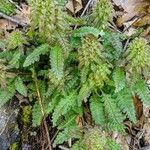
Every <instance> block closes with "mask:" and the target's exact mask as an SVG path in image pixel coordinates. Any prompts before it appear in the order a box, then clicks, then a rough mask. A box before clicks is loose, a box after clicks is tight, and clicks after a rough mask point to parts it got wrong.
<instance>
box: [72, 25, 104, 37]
mask: <svg viewBox="0 0 150 150" xmlns="http://www.w3.org/2000/svg"><path fill="white" fill-rule="evenodd" d="M86 35H94V36H95V37H98V36H99V35H104V32H103V31H100V30H98V29H97V28H94V27H90V26H88V27H81V28H79V29H76V30H74V31H73V33H72V36H73V37H83V36H86Z"/></svg>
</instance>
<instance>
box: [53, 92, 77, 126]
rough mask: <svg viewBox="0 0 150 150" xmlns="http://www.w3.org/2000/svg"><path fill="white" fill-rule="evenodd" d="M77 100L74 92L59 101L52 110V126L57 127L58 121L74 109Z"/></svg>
mask: <svg viewBox="0 0 150 150" xmlns="http://www.w3.org/2000/svg"><path fill="white" fill-rule="evenodd" d="M76 100H77V95H76V93H75V92H71V93H70V94H69V95H67V96H65V97H64V98H61V99H60V102H59V103H58V105H57V106H56V108H55V109H54V113H53V115H52V122H53V125H54V126H56V125H57V121H58V119H59V118H60V117H61V116H63V115H65V114H66V113H67V112H69V110H71V108H73V107H75V105H76Z"/></svg>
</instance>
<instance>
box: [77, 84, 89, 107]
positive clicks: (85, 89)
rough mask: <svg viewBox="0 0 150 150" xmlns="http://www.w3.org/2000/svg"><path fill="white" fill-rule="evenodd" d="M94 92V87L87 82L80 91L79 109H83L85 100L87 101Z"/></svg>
mask: <svg viewBox="0 0 150 150" xmlns="http://www.w3.org/2000/svg"><path fill="white" fill-rule="evenodd" d="M91 91H92V86H91V85H90V84H89V83H88V82H85V83H84V84H83V85H82V86H81V89H80V91H79V94H78V107H81V105H82V102H83V100H86V98H88V97H89V95H90V94H91Z"/></svg>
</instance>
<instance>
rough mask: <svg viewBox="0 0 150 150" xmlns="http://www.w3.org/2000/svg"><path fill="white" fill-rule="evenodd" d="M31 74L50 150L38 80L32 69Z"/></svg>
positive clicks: (50, 149)
mask: <svg viewBox="0 0 150 150" xmlns="http://www.w3.org/2000/svg"><path fill="white" fill-rule="evenodd" d="M32 73H33V80H34V83H35V88H36V92H37V97H38V102H39V106H40V110H41V113H42V116H43V122H44V127H45V131H46V136H47V142H48V146H49V150H52V146H51V140H50V135H49V131H48V126H47V123H46V119H45V112H44V107H43V104H42V98H41V94H40V90H39V86H38V79H37V76H36V73H35V70H34V69H33V70H32Z"/></svg>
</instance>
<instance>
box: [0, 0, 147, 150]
mask: <svg viewBox="0 0 150 150" xmlns="http://www.w3.org/2000/svg"><path fill="white" fill-rule="evenodd" d="M29 4H30V6H31V8H32V12H31V24H30V27H28V28H27V30H26V31H18V30H16V31H13V32H12V33H11V34H10V35H9V36H8V37H7V38H6V39H4V40H3V41H2V42H1V45H0V46H1V49H2V50H3V52H1V53H0V70H1V74H0V86H1V89H0V105H1V106H2V105H3V104H5V103H6V102H7V101H8V100H10V99H11V98H12V97H13V96H14V95H15V93H16V92H18V93H20V94H21V95H23V96H25V97H28V98H29V100H30V101H31V102H32V103H34V105H33V108H32V125H33V126H34V127H37V126H39V125H40V123H41V121H42V117H43V113H44V115H46V116H48V117H50V119H51V121H52V123H53V127H57V129H59V133H58V135H57V137H56V138H55V141H54V142H53V147H56V146H57V145H59V144H62V143H64V142H65V141H67V140H68V139H70V138H72V139H75V141H76V142H75V143H74V144H73V146H72V147H71V149H72V150H105V149H107V150H109V149H110V150H117V149H118V150H119V149H120V147H119V145H117V143H115V142H114V141H113V140H112V139H111V138H110V137H109V135H110V134H108V133H110V132H113V131H115V132H122V133H125V125H124V124H123V122H124V120H125V119H128V120H130V121H131V122H133V123H136V121H137V118H136V112H135V106H134V103H133V97H134V96H137V97H138V98H139V99H140V100H141V102H143V105H146V106H150V98H149V89H148V86H147V84H146V80H147V79H148V78H149V72H150V70H149V68H150V63H149V62H150V46H149V44H148V43H147V41H146V40H145V39H143V38H139V37H136V38H134V36H133V37H130V43H129V45H128V47H127V48H124V47H123V42H125V41H126V40H128V38H129V37H126V36H125V35H122V34H119V33H114V32H113V30H111V29H109V27H108V24H109V22H108V21H110V20H111V19H112V16H113V13H112V12H113V10H112V6H111V4H110V3H109V2H108V1H107V0H97V4H95V6H94V8H93V10H92V12H91V14H89V15H88V16H86V17H83V18H73V17H72V16H69V15H68V14H67V12H66V10H65V9H64V6H62V5H60V4H59V3H58V2H57V0H44V1H43V0H36V1H35V0H30V1H29ZM75 25H77V26H78V28H77V29H74V26H75ZM87 109H88V110H89V111H90V112H91V118H92V121H91V122H86V119H85V115H86V114H85V113H86V110H87ZM87 124H88V125H89V127H87ZM89 141H90V142H89ZM89 143H90V144H89Z"/></svg>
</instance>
